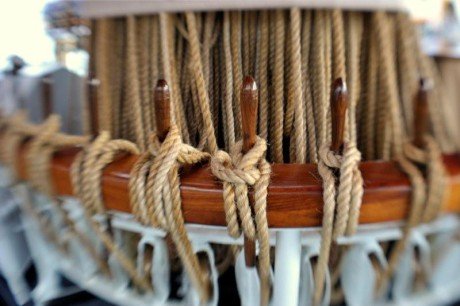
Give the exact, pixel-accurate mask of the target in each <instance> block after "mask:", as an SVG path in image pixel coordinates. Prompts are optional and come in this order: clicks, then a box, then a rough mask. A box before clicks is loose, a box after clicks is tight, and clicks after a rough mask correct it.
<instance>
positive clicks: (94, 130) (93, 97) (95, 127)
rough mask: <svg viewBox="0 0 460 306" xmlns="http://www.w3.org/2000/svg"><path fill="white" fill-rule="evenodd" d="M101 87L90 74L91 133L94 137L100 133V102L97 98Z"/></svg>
mask: <svg viewBox="0 0 460 306" xmlns="http://www.w3.org/2000/svg"><path fill="white" fill-rule="evenodd" d="M99 85H100V82H99V80H98V79H97V78H95V76H94V74H93V73H90V74H89V75H88V110H89V121H90V133H91V135H92V136H93V137H96V136H97V134H98V133H99V105H98V104H99V101H98V96H97V94H98V89H99Z"/></svg>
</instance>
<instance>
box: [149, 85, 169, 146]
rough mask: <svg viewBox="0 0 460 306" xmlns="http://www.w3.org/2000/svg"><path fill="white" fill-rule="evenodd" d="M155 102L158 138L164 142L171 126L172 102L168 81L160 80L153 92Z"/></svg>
mask: <svg viewBox="0 0 460 306" xmlns="http://www.w3.org/2000/svg"><path fill="white" fill-rule="evenodd" d="M153 95H154V97H153V101H154V103H155V119H156V125H157V126H156V129H157V130H156V133H157V135H158V139H159V140H160V141H161V142H163V140H165V138H166V135H168V132H169V129H170V127H171V102H170V99H171V98H170V92H169V86H168V83H166V81H165V80H158V82H157V86H156V87H155V90H154V92H153Z"/></svg>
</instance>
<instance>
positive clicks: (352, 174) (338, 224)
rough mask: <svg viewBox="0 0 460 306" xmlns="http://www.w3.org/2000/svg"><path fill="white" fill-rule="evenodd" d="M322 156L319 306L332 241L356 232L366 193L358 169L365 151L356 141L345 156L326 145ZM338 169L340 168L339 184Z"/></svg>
mask: <svg viewBox="0 0 460 306" xmlns="http://www.w3.org/2000/svg"><path fill="white" fill-rule="evenodd" d="M319 157H320V159H319V163H318V171H319V174H320V175H321V178H322V179H323V201H324V207H323V221H322V223H323V228H322V230H321V246H320V253H319V255H318V263H317V265H316V268H315V294H314V297H313V301H314V304H315V305H318V304H319V303H320V301H321V298H322V296H323V291H324V280H325V273H326V271H327V266H328V262H329V256H330V250H331V245H332V242H333V241H334V240H336V239H337V238H338V237H339V236H342V235H344V234H347V235H352V234H354V233H355V231H356V228H357V224H358V221H359V220H358V218H359V209H360V206H361V200H362V196H363V179H362V176H361V172H360V171H359V168H358V165H359V161H360V160H361V154H360V152H359V151H358V150H357V149H356V146H355V145H354V144H353V143H350V142H347V143H345V144H344V148H343V153H342V155H338V154H335V153H334V152H332V151H331V150H330V149H329V147H328V146H325V145H324V146H323V147H322V148H321V150H320V151H319ZM334 169H338V170H340V178H339V183H338V185H336V178H335V176H334ZM334 217H335V221H334Z"/></svg>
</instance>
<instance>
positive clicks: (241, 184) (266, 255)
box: [211, 137, 271, 305]
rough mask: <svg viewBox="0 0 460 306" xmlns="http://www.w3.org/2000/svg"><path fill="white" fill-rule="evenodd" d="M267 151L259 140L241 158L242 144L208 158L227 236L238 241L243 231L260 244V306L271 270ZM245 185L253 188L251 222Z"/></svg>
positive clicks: (264, 302)
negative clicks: (220, 192) (221, 199)
mask: <svg viewBox="0 0 460 306" xmlns="http://www.w3.org/2000/svg"><path fill="white" fill-rule="evenodd" d="M266 150H267V144H266V142H265V140H263V139H262V138H260V137H258V138H257V141H256V143H255V144H254V146H253V147H252V148H251V150H249V151H248V152H247V153H246V154H244V155H243V154H242V153H241V152H242V141H238V142H237V143H236V145H235V146H234V147H233V148H232V150H231V152H230V155H229V154H228V153H226V152H224V151H218V152H217V153H216V154H215V155H214V156H213V157H212V159H211V171H212V173H213V174H214V175H215V176H216V177H217V178H218V179H220V180H221V181H222V182H223V197H224V210H225V217H226V221H227V229H228V233H229V234H230V236H232V237H234V238H237V237H239V236H240V235H241V232H244V234H245V236H246V237H248V238H249V239H251V240H254V239H257V241H258V242H259V247H260V251H259V276H260V280H261V305H268V301H269V295H270V269H271V266H270V244H269V235H268V222H267V212H266V206H267V187H268V184H269V180H270V171H271V170H270V169H271V167H270V164H268V162H267V161H266V160H265V158H264V155H265V152H266ZM248 186H253V188H254V212H255V215H254V220H253V216H252V213H251V207H250V205H249V198H248ZM238 219H239V220H240V221H241V225H240V224H239V222H238Z"/></svg>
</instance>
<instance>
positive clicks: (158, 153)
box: [129, 125, 210, 303]
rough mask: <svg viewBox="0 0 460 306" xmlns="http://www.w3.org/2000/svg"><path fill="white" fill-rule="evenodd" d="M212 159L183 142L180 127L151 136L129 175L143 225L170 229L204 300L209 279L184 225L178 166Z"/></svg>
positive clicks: (207, 297) (132, 197)
mask: <svg viewBox="0 0 460 306" xmlns="http://www.w3.org/2000/svg"><path fill="white" fill-rule="evenodd" d="M208 158H209V155H208V154H207V153H203V152H200V151H198V150H197V149H194V148H193V147H191V146H189V145H186V144H183V143H182V140H181V138H180V134H179V131H178V128H177V126H175V125H173V126H171V129H170V131H169V133H168V135H167V136H166V138H165V140H164V141H163V142H162V143H160V141H159V139H158V138H157V136H156V135H153V136H152V137H151V142H150V145H149V151H148V152H146V153H144V154H143V155H141V157H140V158H139V160H138V161H137V162H136V164H135V166H134V168H133V170H132V172H131V176H130V184H129V186H130V198H131V205H132V209H133V213H134V214H135V216H136V217H137V218H138V220H139V221H140V222H142V223H143V224H146V225H147V224H149V225H152V226H154V227H160V228H162V229H164V230H165V231H167V232H168V233H169V234H170V235H171V238H172V240H173V241H174V243H175V245H176V249H177V251H178V255H179V257H180V258H181V260H182V263H183V264H184V267H185V270H186V271H187V274H188V276H189V277H190V280H191V282H192V285H193V287H194V288H195V290H197V292H198V294H199V296H200V298H201V301H202V302H203V303H204V302H206V301H207V300H208V299H209V297H210V292H209V290H208V288H209V287H208V284H209V280H208V279H207V276H206V273H205V271H202V269H201V268H200V264H199V261H198V257H197V255H196V254H195V253H194V252H193V248H192V245H191V243H190V240H189V239H188V237H187V232H186V230H185V227H184V219H183V216H182V208H181V197H180V190H179V176H178V171H179V167H180V166H183V165H193V164H196V163H199V162H202V161H204V160H206V159H208Z"/></svg>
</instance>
